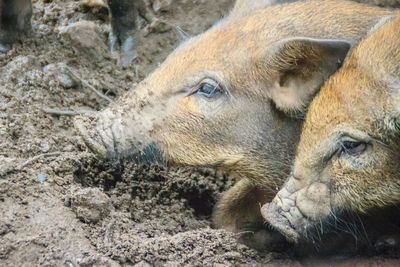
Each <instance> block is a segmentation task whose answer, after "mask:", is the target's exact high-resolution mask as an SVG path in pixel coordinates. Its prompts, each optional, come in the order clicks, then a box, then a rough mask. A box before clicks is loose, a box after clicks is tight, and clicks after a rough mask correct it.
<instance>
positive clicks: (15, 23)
mask: <svg viewBox="0 0 400 267" xmlns="http://www.w3.org/2000/svg"><path fill="white" fill-rule="evenodd" d="M31 17H32V3H31V0H0V51H8V50H10V48H11V46H12V44H13V43H14V42H15V41H17V40H18V39H20V38H21V37H22V36H24V35H25V34H26V33H28V32H29V31H30V30H31Z"/></svg>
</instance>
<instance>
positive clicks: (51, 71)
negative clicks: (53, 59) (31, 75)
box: [43, 63, 80, 89]
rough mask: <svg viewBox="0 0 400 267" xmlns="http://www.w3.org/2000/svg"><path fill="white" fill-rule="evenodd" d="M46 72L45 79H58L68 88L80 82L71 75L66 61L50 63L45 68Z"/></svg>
mask: <svg viewBox="0 0 400 267" xmlns="http://www.w3.org/2000/svg"><path fill="white" fill-rule="evenodd" d="M43 72H44V73H45V80H47V81H50V80H53V79H54V80H56V81H58V82H59V84H60V85H61V86H62V87H64V88H66V89H68V88H73V87H76V86H78V85H79V84H80V81H79V80H77V79H76V78H75V76H73V75H71V73H70V71H69V70H68V67H67V65H65V63H56V64H49V65H47V66H45V67H44V68H43Z"/></svg>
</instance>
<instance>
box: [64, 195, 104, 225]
mask: <svg viewBox="0 0 400 267" xmlns="http://www.w3.org/2000/svg"><path fill="white" fill-rule="evenodd" d="M67 203H68V204H67V205H68V206H69V207H71V209H72V211H73V212H74V213H75V214H76V217H77V218H78V219H80V220H81V221H83V222H86V223H97V222H98V221H100V220H102V219H103V218H104V217H106V216H108V215H109V214H110V212H111V208H112V206H111V200H110V198H109V197H108V196H107V195H106V194H105V193H103V192H102V191H101V190H100V189H99V188H84V189H75V190H72V192H71V193H70V195H69V197H68V200H67Z"/></svg>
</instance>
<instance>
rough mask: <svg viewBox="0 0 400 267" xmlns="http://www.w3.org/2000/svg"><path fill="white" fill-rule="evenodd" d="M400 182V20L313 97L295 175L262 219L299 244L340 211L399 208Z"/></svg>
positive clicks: (375, 35) (376, 33)
mask: <svg viewBox="0 0 400 267" xmlns="http://www.w3.org/2000/svg"><path fill="white" fill-rule="evenodd" d="M388 21H389V22H388ZM382 25H383V26H382ZM399 181H400V16H397V17H396V18H394V19H392V20H390V19H383V20H382V21H381V22H380V23H378V24H377V25H376V26H375V27H374V28H373V29H372V31H371V33H370V34H369V36H368V38H366V39H365V40H364V41H362V42H361V43H360V45H359V46H358V47H357V48H356V49H355V50H354V51H353V52H352V53H351V56H350V57H349V59H348V60H347V61H346V62H345V64H344V65H343V67H342V68H341V69H340V70H339V71H338V72H337V73H336V74H335V75H333V76H332V77H331V78H330V79H329V80H328V81H327V82H326V84H325V85H324V86H323V87H322V89H321V91H320V93H319V95H318V96H317V97H316V98H315V99H314V100H313V102H312V104H311V105H310V107H309V110H308V112H307V115H306V119H305V123H304V128H303V131H302V134H301V138H300V142H299V145H298V151H297V155H296V158H295V162H294V166H293V171H292V173H291V175H290V177H289V178H288V180H287V181H286V183H285V185H284V186H283V187H282V189H281V190H280V191H279V192H278V194H277V195H276V197H275V198H274V200H273V201H272V203H268V204H265V205H264V206H263V207H262V214H263V216H264V218H265V219H266V220H267V221H268V222H269V223H270V224H271V225H272V226H273V227H274V228H276V229H279V230H280V231H281V232H282V233H283V234H284V235H285V236H286V237H287V239H288V240H290V241H293V242H300V241H302V240H305V239H306V237H307V236H310V235H311V236H312V234H313V232H315V230H316V229H318V230H319V231H321V227H322V230H323V228H324V226H325V227H326V226H327V224H328V223H330V224H335V223H337V222H340V221H341V220H343V218H342V217H341V216H340V215H341V214H349V213H350V214H360V215H364V214H368V213H372V212H375V211H379V210H385V209H390V208H391V206H393V205H398V204H399V203H400V183H399ZM357 216H358V215H357ZM376 226H377V227H382V225H376ZM336 230H337V229H336Z"/></svg>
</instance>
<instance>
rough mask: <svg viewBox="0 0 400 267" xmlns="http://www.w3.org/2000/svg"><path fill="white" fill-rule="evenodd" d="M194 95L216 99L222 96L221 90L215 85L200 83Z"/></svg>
mask: <svg viewBox="0 0 400 267" xmlns="http://www.w3.org/2000/svg"><path fill="white" fill-rule="evenodd" d="M196 94H197V95H201V96H204V97H207V98H216V97H218V96H220V95H221V94H222V88H221V86H220V85H218V84H216V83H215V84H211V83H201V84H200V86H199V88H198V89H197V91H196Z"/></svg>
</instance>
